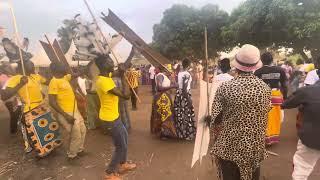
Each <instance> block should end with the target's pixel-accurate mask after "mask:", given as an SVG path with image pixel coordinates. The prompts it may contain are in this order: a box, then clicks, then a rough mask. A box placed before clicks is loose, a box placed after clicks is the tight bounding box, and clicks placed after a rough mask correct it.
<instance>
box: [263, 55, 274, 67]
mask: <svg viewBox="0 0 320 180" xmlns="http://www.w3.org/2000/svg"><path fill="white" fill-rule="evenodd" d="M261 61H262V63H263V65H270V64H272V62H273V56H272V54H271V53H270V52H265V53H263V54H262V55H261Z"/></svg>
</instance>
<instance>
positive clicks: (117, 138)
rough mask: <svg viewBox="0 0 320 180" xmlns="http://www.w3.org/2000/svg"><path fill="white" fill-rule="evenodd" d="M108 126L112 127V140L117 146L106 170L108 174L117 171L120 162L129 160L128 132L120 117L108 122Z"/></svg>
mask: <svg viewBox="0 0 320 180" xmlns="http://www.w3.org/2000/svg"><path fill="white" fill-rule="evenodd" d="M106 126H107V127H108V128H109V129H110V132H111V137H112V141H113V144H114V146H115V148H116V149H115V151H114V153H113V155H112V160H111V163H110V164H109V167H108V169H107V170H106V172H107V173H108V174H111V173H115V172H116V171H117V169H118V166H119V165H120V164H123V163H125V162H127V151H128V132H127V129H126V128H125V127H124V125H123V123H122V121H121V120H120V119H117V120H115V121H113V122H106Z"/></svg>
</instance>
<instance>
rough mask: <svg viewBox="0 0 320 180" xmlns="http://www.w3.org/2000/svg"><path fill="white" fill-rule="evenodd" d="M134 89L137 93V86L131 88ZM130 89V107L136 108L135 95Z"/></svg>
mask: <svg viewBox="0 0 320 180" xmlns="http://www.w3.org/2000/svg"><path fill="white" fill-rule="evenodd" d="M133 89H134V91H135V92H136V93H137V94H138V87H136V88H133ZM130 91H131V103H132V109H136V108H137V97H136V95H134V92H133V90H132V89H130Z"/></svg>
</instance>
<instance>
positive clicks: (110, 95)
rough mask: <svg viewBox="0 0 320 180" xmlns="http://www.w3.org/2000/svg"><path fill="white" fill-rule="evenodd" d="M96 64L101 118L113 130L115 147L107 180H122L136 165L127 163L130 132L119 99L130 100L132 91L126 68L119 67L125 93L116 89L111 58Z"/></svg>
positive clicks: (97, 61) (101, 57)
mask: <svg viewBox="0 0 320 180" xmlns="http://www.w3.org/2000/svg"><path fill="white" fill-rule="evenodd" d="M95 63H96V65H97V67H98V69H99V70H100V75H99V76H98V78H97V82H96V88H97V94H98V96H99V99H100V104H101V107H100V112H99V118H100V119H101V120H102V121H104V122H105V124H106V126H107V127H109V128H110V129H111V136H112V140H113V143H114V146H115V152H114V154H113V155H112V160H111V162H110V164H109V166H108V168H107V170H106V176H105V180H121V177H120V176H119V175H118V173H124V172H125V171H129V170H133V169H135V168H136V164H132V163H128V162H127V150H128V132H127V130H126V128H125V127H124V124H123V123H122V121H121V119H120V117H119V98H124V99H129V98H130V91H129V87H128V84H127V81H126V79H125V78H124V72H125V71H124V66H122V65H121V66H119V74H120V76H121V81H122V84H123V89H124V92H122V91H121V90H120V89H119V88H117V87H116V85H115V83H114V82H113V80H112V78H111V77H110V73H112V72H113V68H114V64H113V61H112V59H111V58H110V57H109V56H103V55H100V56H98V57H97V58H96V60H95Z"/></svg>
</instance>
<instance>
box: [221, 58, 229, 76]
mask: <svg viewBox="0 0 320 180" xmlns="http://www.w3.org/2000/svg"><path fill="white" fill-rule="evenodd" d="M219 66H220V69H221V71H222V73H227V72H229V71H230V69H231V66H230V59H228V58H224V59H222V60H221V61H220V62H219Z"/></svg>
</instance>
